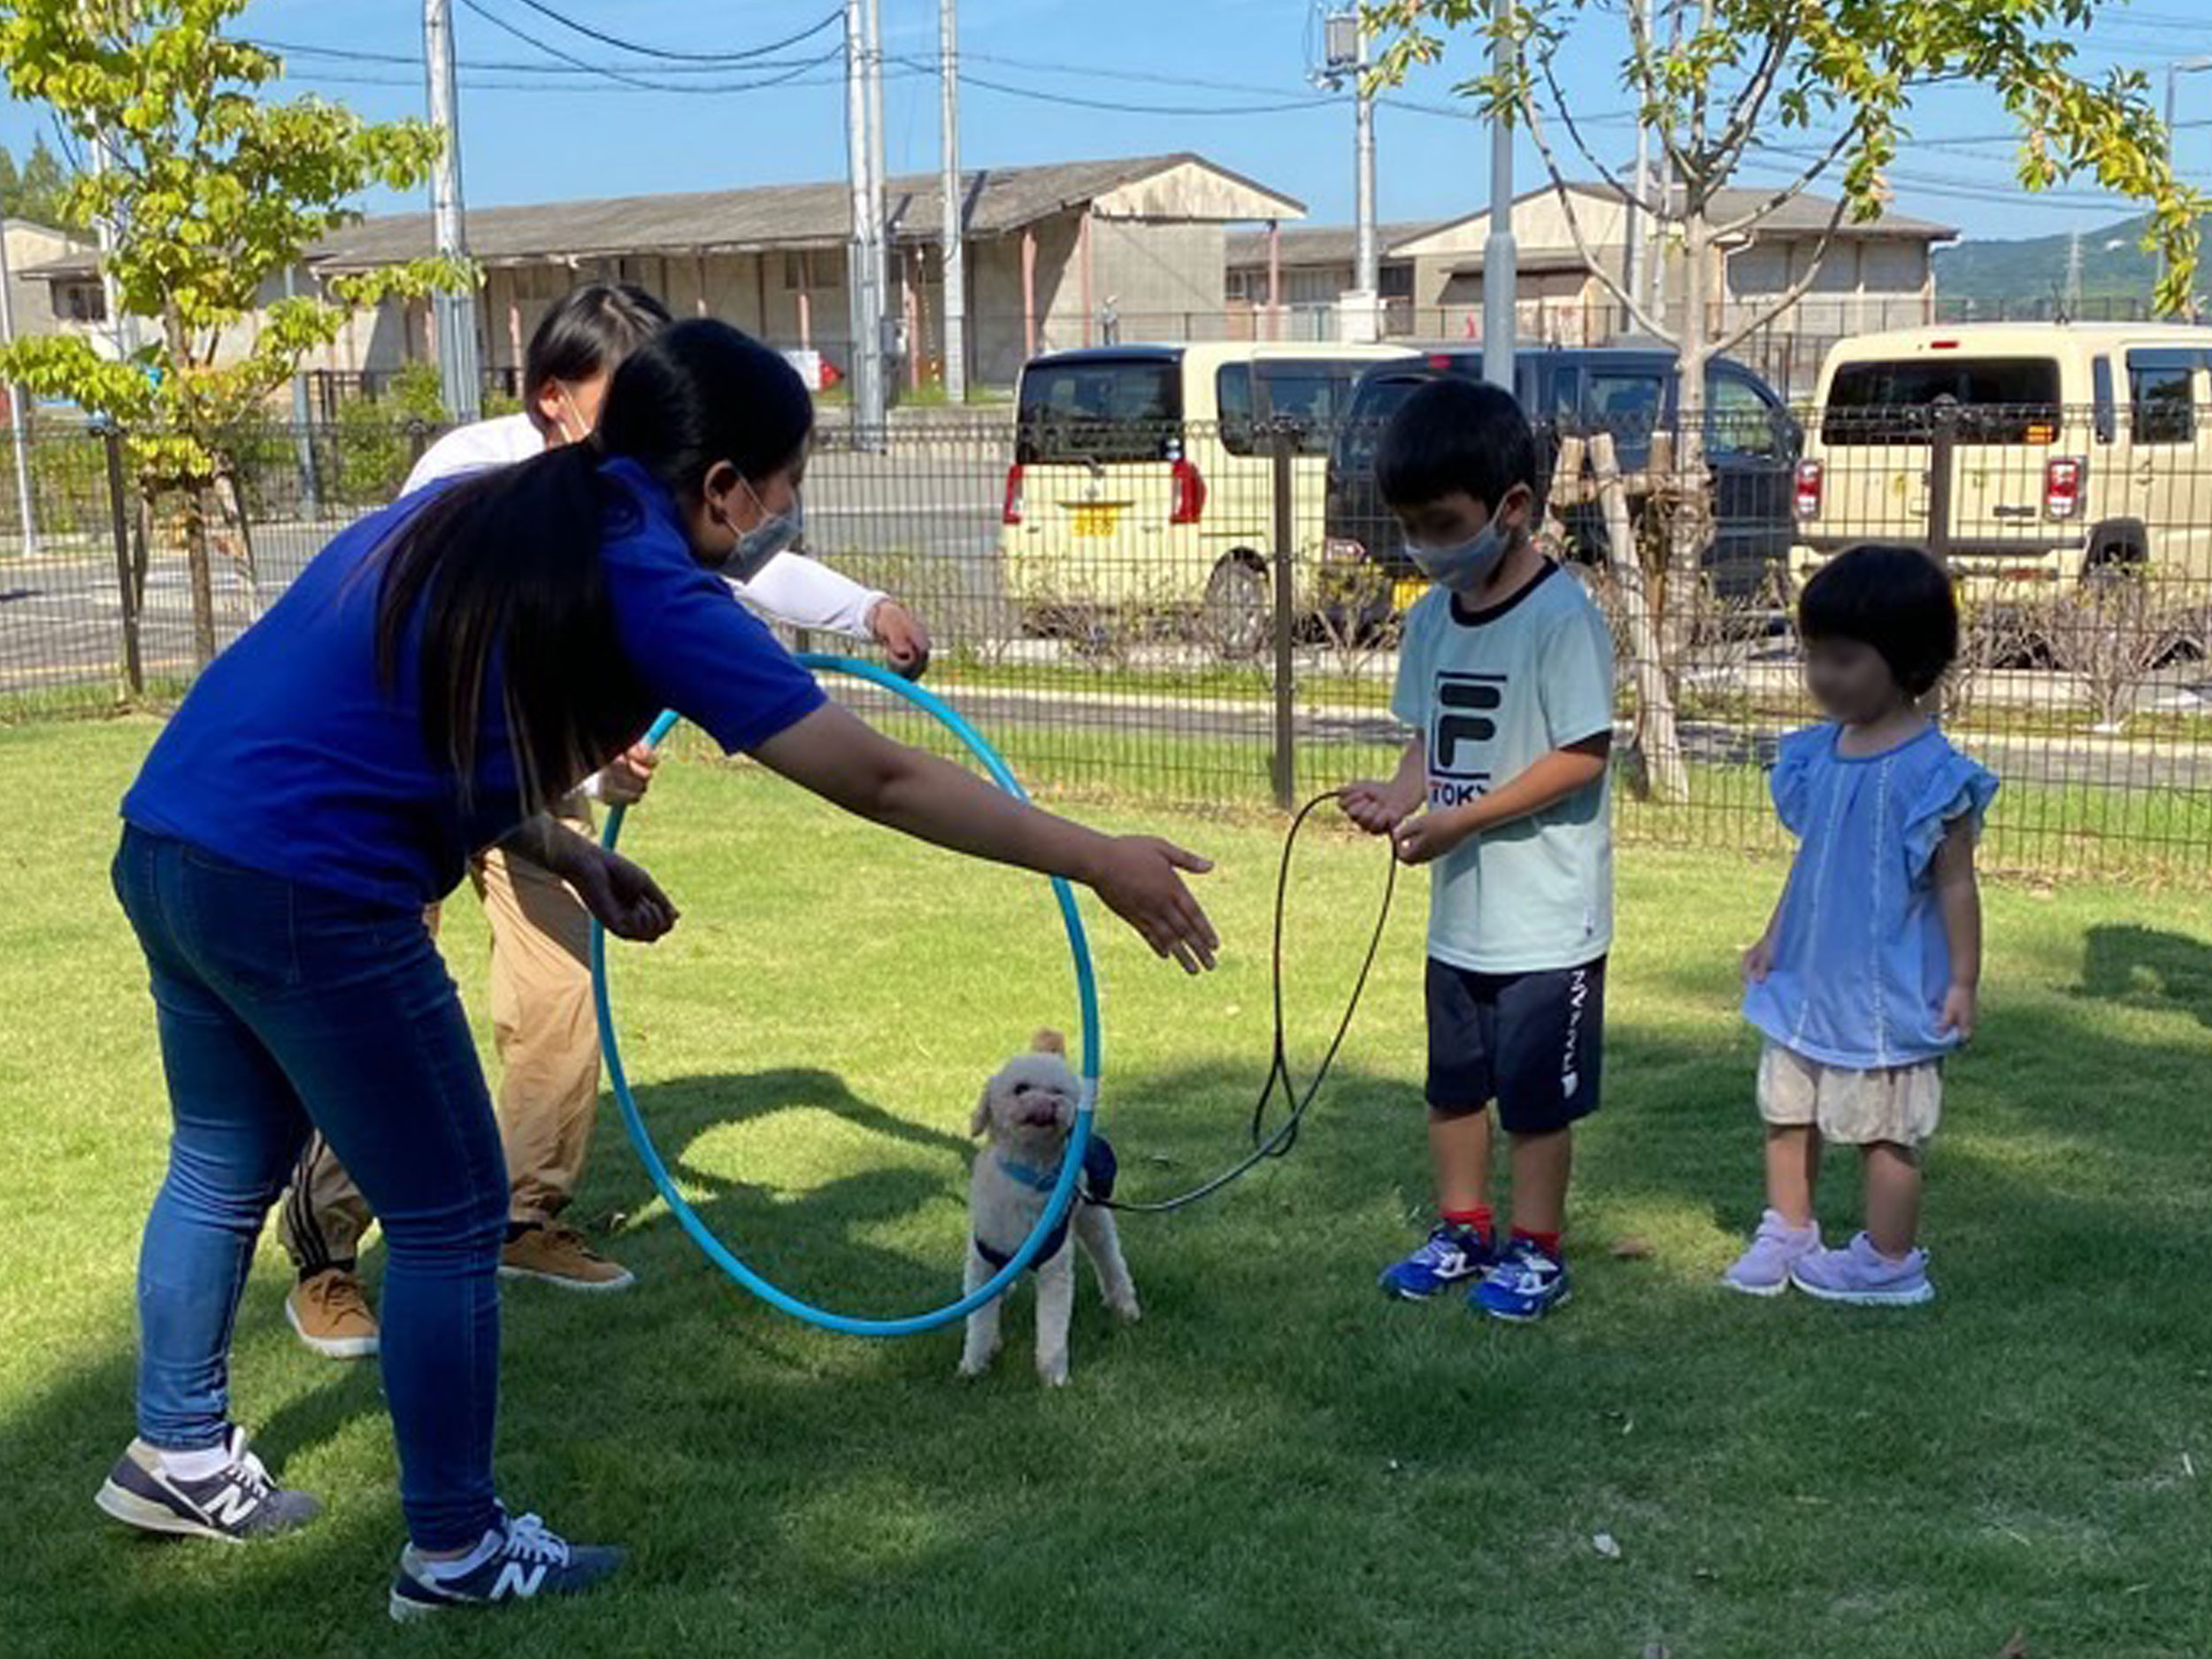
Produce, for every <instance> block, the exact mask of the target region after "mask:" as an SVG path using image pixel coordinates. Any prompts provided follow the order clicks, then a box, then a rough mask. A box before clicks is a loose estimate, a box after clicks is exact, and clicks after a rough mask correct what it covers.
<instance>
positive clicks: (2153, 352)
mask: <svg viewBox="0 0 2212 1659" xmlns="http://www.w3.org/2000/svg"><path fill="white" fill-rule="evenodd" d="M2208 374H2212V329H2205V328H2198V327H2191V326H2185V325H2180V324H2163V323H1977V324H1962V325H1957V326H1949V327H1928V328H1912V329H1904V330H1900V331H1897V332H1893V333H1887V334H1864V335H1861V336H1859V337H1857V338H1855V339H1851V340H1846V341H1844V342H1841V343H1839V345H1837V346H1836V347H1835V348H1834V349H1832V350H1831V351H1830V352H1829V354H1828V360H1827V362H1826V363H1825V364H1824V365H1823V367H1822V369H1821V375H1820V387H1819V393H1818V396H1817V400H1816V402H1817V405H1818V406H1817V408H1816V411H1815V413H1816V416H1817V419H1816V420H1814V421H1813V422H1811V423H1810V426H1809V431H1808V433H1807V435H1806V442H1805V449H1804V455H1803V458H1802V459H1801V462H1800V463H1799V465H1798V469H1797V488H1796V518H1797V525H1798V535H1797V545H1796V548H1795V549H1794V552H1793V558H1792V565H1793V569H1794V570H1795V571H1796V572H1797V573H1798V574H1800V575H1803V574H1805V573H1807V572H1809V571H1810V570H1811V568H1812V567H1814V566H1815V565H1817V564H1819V563H1820V561H1822V560H1823V559H1824V558H1826V557H1830V556H1831V555H1832V554H1834V553H1836V552H1838V551H1839V550H1840V549H1843V548H1845V547H1847V546H1849V545H1850V544H1851V543H1852V542H1855V541H1912V542H1919V543H1926V542H1927V541H1928V540H1929V539H1930V510H1931V506H1932V495H1933V493H1934V491H1935V488H1936V485H1937V482H1938V480H1936V478H1935V475H1934V470H1933V468H1932V465H1931V452H1932V449H1934V448H1935V443H1934V434H1935V433H1936V431H1937V429H1938V427H1939V425H1940V424H1944V423H1947V424H1949V426H1950V427H1951V430H1952V432H1953V433H1954V434H1955V448H1954V450H1953V460H1952V464H1951V469H1950V478H1949V480H1948V482H1949V490H1950V511H1949V515H1948V519H1949V536H1948V539H1947V550H1948V554H1949V557H1950V560H1951V563H1952V566H1953V568H1954V569H1955V570H1957V571H1958V572H1960V574H1961V575H1962V577H1963V578H1964V579H1965V580H1968V581H1970V582H1973V583H1976V584H1978V585H1980V584H1988V583H1994V582H2003V583H2006V584H2047V585H2048V586H2050V587H2051V588H2054V589H2060V588H2070V587H2071V586H2073V585H2074V584H2075V583H2077V582H2079V581H2080V580H2083V579H2084V578H2085V576H2090V575H2093V574H2094V573H2097V572H2110V571H2115V570H2121V569H2126V568H2131V567H2133V568H2154V569H2156V570H2158V571H2160V572H2164V573H2169V574H2171V575H2174V576H2177V577H2180V578H2184V579H2187V580H2202V579H2204V578H2205V577H2208V576H2212V381H2208Z"/></svg>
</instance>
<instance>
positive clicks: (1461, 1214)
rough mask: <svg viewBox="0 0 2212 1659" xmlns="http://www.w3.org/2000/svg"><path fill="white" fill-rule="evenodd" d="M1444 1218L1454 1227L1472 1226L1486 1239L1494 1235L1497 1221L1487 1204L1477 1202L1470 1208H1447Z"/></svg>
mask: <svg viewBox="0 0 2212 1659" xmlns="http://www.w3.org/2000/svg"><path fill="white" fill-rule="evenodd" d="M1444 1219H1445V1220H1446V1221H1448V1222H1449V1223H1451V1225H1453V1226H1455V1227H1472V1228H1473V1229H1474V1230H1475V1231H1476V1232H1477V1233H1480V1234H1482V1236H1483V1237H1484V1238H1486V1239H1487V1238H1493V1237H1494V1236H1495V1235H1496V1231H1497V1223H1496V1221H1495V1219H1494V1217H1492V1216H1491V1213H1490V1206H1489V1205H1487V1204H1478V1205H1476V1206H1475V1207H1474V1208H1473V1209H1472V1210H1446V1211H1445V1212H1444Z"/></svg>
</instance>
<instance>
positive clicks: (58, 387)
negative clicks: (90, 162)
mask: <svg viewBox="0 0 2212 1659" xmlns="http://www.w3.org/2000/svg"><path fill="white" fill-rule="evenodd" d="M246 4H247V0H9V3H8V4H5V5H0V63H4V65H5V67H6V74H7V80H8V86H9V88H10V90H11V91H12V93H13V94H14V95H15V96H17V97H18V98H21V99H40V100H42V101H44V102H45V103H46V104H49V105H50V106H51V107H52V108H53V110H54V111H55V113H56V114H57V115H58V117H59V119H60V120H61V122H62V124H63V125H64V127H66V128H67V129H68V130H70V131H71V132H73V133H74V134H76V135H77V137H78V138H79V139H80V140H81V141H82V142H84V143H85V144H86V145H88V146H90V145H92V144H93V143H95V142H100V141H102V140H104V142H105V146H106V156H107V161H108V165H107V166H106V167H105V169H104V171H101V172H98V173H86V174H81V175H79V176H77V177H75V178H74V179H73V180H71V181H70V182H69V186H68V188H67V191H66V193H65V201H66V204H67V208H68V211H69V212H70V214H71V216H72V217H73V219H77V220H79V221H81V222H91V223H96V224H104V225H105V226H107V227H110V228H111V233H112V246H111V251H110V253H109V255H108V257H107V259H106V271H107V274H108V277H109V279H110V280H111V281H112V283H113V284H114V288H115V291H116V293H117V296H118V297H119V302H120V304H119V310H120V311H121V312H122V313H123V314H124V315H125V316H126V317H127V318H136V319H145V320H146V321H147V322H148V323H150V325H151V326H150V328H148V329H147V330H145V331H143V332H145V333H146V334H149V335H150V338H147V339H146V340H145V341H144V342H143V343H141V344H138V345H137V346H136V347H135V348H134V349H132V350H130V351H129V352H128V353H127V354H126V355H125V356H124V357H121V358H120V359H117V358H113V357H104V356H103V355H102V354H101V353H100V352H99V351H97V350H96V349H95V347H94V345H93V343H92V342H90V341H89V340H88V339H86V338H84V337H82V336H81V335H75V334H62V335H53V336H46V337H42V338H35V339H27V340H23V341H20V342H17V344H16V345H15V346H14V347H13V348H12V349H9V350H7V351H6V352H4V353H0V375H4V376H5V377H6V378H8V379H11V380H19V381H21V382H23V383H25V384H27V385H28V386H30V387H31V388H33V389H34V390H35V391H38V392H41V393H45V394H49V395H55V396H66V397H69V398H72V399H73V400H74V401H75V402H76V403H79V404H80V405H81V406H82V407H83V408H85V409H86V410H88V411H91V412H93V413H94V414H96V415H100V416H105V417H108V418H110V419H114V420H115V421H117V422H118V423H119V424H120V425H121V426H123V427H124V428H125V429H126V430H127V432H128V433H129V434H130V440H131V452H132V457H133V464H134V467H135V469H136V472H137V474H138V479H139V482H140V485H141V488H142V490H144V491H146V492H147V493H149V494H157V493H159V492H161V491H165V490H181V491H183V492H184V493H185V495H186V498H187V499H186V513H185V529H186V539H187V549H188V552H190V553H191V555H192V556H193V558H194V561H195V564H194V592H195V601H196V604H195V609H196V616H197V618H198V621H199V623H200V626H199V628H198V630H197V632H198V634H199V644H200V649H201V651H202V653H203V654H204V655H205V654H210V653H211V651H212V649H213V626H212V611H211V600H210V599H209V597H208V593H207V585H206V581H205V576H206V572H205V534H204V524H203V521H202V518H201V516H200V515H201V506H200V503H201V502H202V500H203V499H204V491H205V489H206V488H207V486H208V485H209V484H211V482H212V481H213V480H215V479H216V478H218V477H219V476H226V475H227V474H229V473H230V472H232V471H233V470H234V469H233V467H232V465H231V463H230V462H229V460H228V459H227V457H226V455H225V451H224V434H227V433H230V432H234V431H237V430H240V429H242V428H243V427H245V426H249V425H250V420H251V418H252V416H253V415H254V414H255V413H256V412H257V411H259V410H260V409H261V408H262V406H263V405H264V404H265V403H266V402H267V401H268V400H269V398H270V397H271V396H272V395H273V394H274V393H275V392H276V391H277V390H278V389H279V388H281V387H282V386H283V385H284V384H285V383H286V381H287V380H288V379H289V378H290V376H291V375H292V374H293V373H294V372H295V371H296V369H297V367H298V365H299V364H300V363H301V361H302V360H303V358H304V357H306V356H307V354H309V353H310V352H312V351H316V350H319V349H322V348H324V347H326V346H327V345H329V344H330V343H331V342H333V341H334V340H335V339H336V338H337V337H338V334H339V333H340V331H341V330H342V328H343V327H344V326H345V324H346V320H347V319H348V317H349V314H350V313H351V312H352V311H355V310H356V309H357V308H360V307H364V306H369V305H373V304H375V303H378V302H379V301H380V300H382V299H384V298H387V297H390V296H421V295H423V294H426V293H428V292H429V291H431V290H432V289H433V288H440V287H458V286H465V285H466V284H468V283H470V282H472V281H473V280H474V273H473V272H472V270H471V269H469V268H468V267H467V266H466V265H465V264H462V263H459V262H453V261H444V260H437V259H424V260H418V261H415V262H413V263H411V264H408V265H401V266H397V267H395V268H391V269H388V270H383V271H378V272H373V273H362V274H359V275H354V276H347V277H342V278H338V279H335V280H331V281H329V282H327V283H326V284H324V285H322V291H321V292H320V293H315V294H310V293H304V292H303V293H300V294H298V295H296V296H285V295H284V293H283V286H282V280H283V276H284V273H286V272H287V271H288V270H290V269H293V268H294V267H296V265H298V262H299V259H300V256H301V255H302V253H303V251H304V250H306V249H308V248H309V247H310V246H311V245H312V244H313V243H314V242H317V241H318V240H319V239H320V238H321V237H323V236H324V235H326V234H328V233H329V232H331V231H333V230H334V229H336V228H338V227H341V226H342V225H345V224H348V223H349V222H351V221H352V220H353V219H356V218H357V217H358V215H357V211H356V210H355V209H354V208H353V207H352V206H351V205H350V204H351V203H352V202H353V201H354V199H355V198H356V197H357V196H358V195H359V193H360V192H361V191H363V190H364V189H366V188H370V187H372V186H374V185H382V186H384V187H386V188H390V189H397V190H403V189H411V188H415V187H417V186H419V185H420V184H421V183H422V182H423V181H424V180H426V178H427V177H428V175H429V171H430V168H431V166H432V164H433V163H434V161H435V159H436V157H437V155H438V144H439V141H438V139H437V136H436V134H434V133H433V132H432V131H431V129H430V128H429V127H427V126H426V125H425V124H424V123H421V122H418V121H399V122H390V123H384V124H376V125H372V124H370V123H367V122H365V121H363V120H362V119H360V118H359V117H358V116H357V115H355V114H354V113H353V112H352V111H349V110H347V109H345V108H343V107H342V106H339V105H336V104H330V103H327V102H326V101H324V100H322V99H319V98H314V97H307V98H299V99H295V100H290V101H282V100H278V99H275V98H273V97H269V96H265V93H264V88H266V87H267V85H268V83H269V82H271V81H273V80H275V79H276V78H277V76H278V74H279V73H280V68H281V65H280V62H279V60H278V58H276V57H275V56H274V55H273V54H272V53H270V52H268V51H265V50H263V49H261V48H260V47H257V46H253V45H250V44H248V43H247V42H243V41H241V40H237V39H234V38H233V37H231V36H230V35H227V34H226V32H225V31H226V29H227V27H228V26H229V25H230V24H231V22H232V21H233V20H234V19H235V18H236V17H237V15H238V14H239V13H240V12H242V11H243V10H244V9H245V5H246ZM249 319H254V323H255V326H252V327H250V328H248V327H245V326H242V325H244V324H246V323H247V322H248V320H249Z"/></svg>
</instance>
